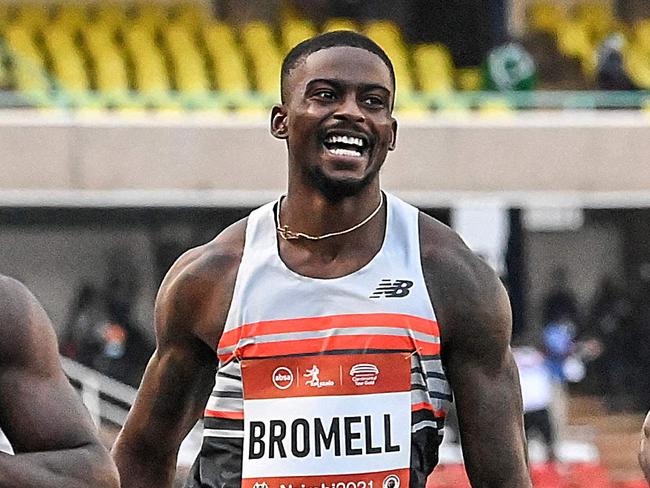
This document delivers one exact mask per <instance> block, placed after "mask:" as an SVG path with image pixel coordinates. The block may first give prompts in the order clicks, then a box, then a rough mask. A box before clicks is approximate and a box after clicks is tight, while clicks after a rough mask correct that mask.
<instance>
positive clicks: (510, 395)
mask: <svg viewBox="0 0 650 488" xmlns="http://www.w3.org/2000/svg"><path fill="white" fill-rule="evenodd" d="M420 228H421V245H422V250H423V257H422V261H423V268H424V271H425V279H426V281H427V286H428V288H429V293H430V296H431V299H432V302H433V304H434V306H435V307H436V313H437V315H438V321H439V323H440V329H441V336H442V337H441V346H442V360H443V364H444V367H445V371H446V374H447V377H448V379H449V382H450V385H451V387H452V390H453V392H454V398H455V402H456V409H457V411H458V421H459V427H460V434H461V440H462V445H463V455H464V458H465V467H466V469H467V473H468V476H469V478H470V481H471V483H472V486H475V487H486V488H491V487H494V488H497V487H499V488H509V487H517V488H520V487H530V486H531V483H530V478H529V474H528V468H527V460H526V442H525V436H524V431H523V425H522V422H523V420H522V402H521V391H520V385H519V376H518V372H517V367H516V365H515V363H514V360H513V357H512V353H511V351H510V346H509V341H510V334H511V314H510V304H509V302H508V298H507V295H506V292H505V290H504V288H503V286H502V285H501V283H500V281H499V280H498V278H497V277H496V275H495V273H494V272H493V271H492V270H491V269H490V268H489V267H488V266H487V265H486V264H485V263H483V262H482V261H481V260H480V259H478V258H477V257H476V256H474V255H473V254H472V253H471V252H470V251H469V250H468V249H467V248H466V247H465V245H464V244H463V243H462V241H461V240H460V239H459V238H458V237H457V236H456V235H455V234H453V233H451V231H450V230H449V229H446V228H445V227H444V226H442V225H441V224H439V223H436V222H433V221H428V219H426V220H425V218H424V217H422V218H421V222H420Z"/></svg>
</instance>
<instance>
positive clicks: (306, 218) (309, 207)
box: [280, 184, 383, 240]
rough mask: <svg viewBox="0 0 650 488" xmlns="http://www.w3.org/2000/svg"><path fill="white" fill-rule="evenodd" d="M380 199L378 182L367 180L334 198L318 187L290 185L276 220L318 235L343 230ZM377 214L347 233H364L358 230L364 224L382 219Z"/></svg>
mask: <svg viewBox="0 0 650 488" xmlns="http://www.w3.org/2000/svg"><path fill="white" fill-rule="evenodd" d="M380 202H381V193H380V190H379V185H378V184H370V185H368V186H367V187H366V188H364V189H362V190H361V191H360V192H359V193H358V194H356V195H352V196H346V197H343V198H340V199H337V200H332V199H331V198H328V197H327V196H325V195H323V194H322V193H320V192H318V191H313V190H308V191H305V189H303V188H295V187H294V188H291V187H290V188H289V191H288V193H287V196H286V198H285V199H283V202H282V206H281V209H280V212H281V213H280V221H281V223H282V225H287V226H288V227H289V228H290V229H291V230H292V231H294V232H302V233H305V234H309V235H313V236H320V235H324V234H330V233H335V232H340V231H344V230H346V229H349V228H350V227H353V226H355V225H357V224H359V223H360V222H363V221H364V219H366V218H368V217H369V216H370V215H372V213H373V212H374V211H375V210H376V209H377V207H378V206H379V204H380ZM380 215H382V212H380ZM380 215H377V216H376V217H375V218H373V219H372V221H369V222H368V224H366V225H364V226H363V227H361V228H359V229H357V230H354V231H352V232H351V233H350V235H351V237H352V238H353V239H355V240H356V239H358V238H359V234H360V233H365V232H362V231H363V228H364V227H367V226H369V224H371V223H373V221H374V220H377V221H381V220H383V219H381V218H380ZM370 227H374V225H373V226H370ZM338 237H339V236H337V237H334V238H333V239H337V238H338ZM340 237H343V236H340Z"/></svg>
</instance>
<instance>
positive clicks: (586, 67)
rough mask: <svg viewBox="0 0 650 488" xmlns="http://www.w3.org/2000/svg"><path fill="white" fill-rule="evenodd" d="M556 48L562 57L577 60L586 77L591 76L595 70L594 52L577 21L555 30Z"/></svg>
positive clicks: (585, 31)
mask: <svg viewBox="0 0 650 488" xmlns="http://www.w3.org/2000/svg"><path fill="white" fill-rule="evenodd" d="M557 47H558V50H559V51H560V52H561V53H562V54H563V55H565V56H567V57H571V58H577V59H579V60H580V64H581V66H582V71H583V72H584V73H585V74H586V75H587V76H591V75H593V73H594V71H595V69H596V51H595V47H594V45H593V44H592V40H591V36H590V34H589V31H588V30H587V28H586V27H585V25H584V24H582V23H581V22H577V21H567V22H564V23H563V24H561V25H560V26H559V27H558V30H557Z"/></svg>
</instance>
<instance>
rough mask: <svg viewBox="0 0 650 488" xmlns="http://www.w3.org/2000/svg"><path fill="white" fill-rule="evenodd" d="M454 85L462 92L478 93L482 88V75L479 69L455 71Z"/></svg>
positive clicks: (469, 68) (459, 69)
mask: <svg viewBox="0 0 650 488" xmlns="http://www.w3.org/2000/svg"><path fill="white" fill-rule="evenodd" d="M456 85H457V86H458V88H459V89H460V90H462V91H478V90H481V89H482V88H483V75H482V73H481V69H480V68H475V67H468V68H458V69H457V70H456Z"/></svg>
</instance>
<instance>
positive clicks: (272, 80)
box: [241, 21, 282, 100]
mask: <svg viewBox="0 0 650 488" xmlns="http://www.w3.org/2000/svg"><path fill="white" fill-rule="evenodd" d="M241 39H242V45H243V47H244V50H245V52H246V54H247V55H248V57H249V59H250V61H251V65H252V67H253V73H252V74H253V79H254V81H255V88H256V90H257V92H258V93H259V94H261V95H263V96H264V97H267V98H268V99H269V100H278V99H279V96H280V74H279V73H280V67H281V65H282V58H281V56H280V51H279V50H278V47H277V45H276V43H275V39H274V37H273V31H272V30H271V27H270V26H269V25H268V24H266V23H265V22H261V21H252V22H249V23H248V24H246V25H245V26H244V27H243V28H242V32H241Z"/></svg>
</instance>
